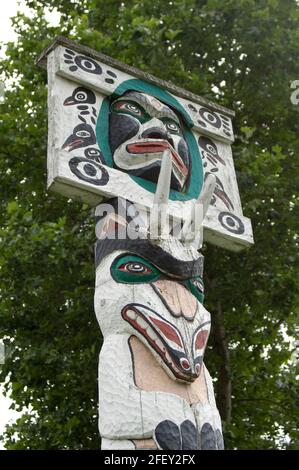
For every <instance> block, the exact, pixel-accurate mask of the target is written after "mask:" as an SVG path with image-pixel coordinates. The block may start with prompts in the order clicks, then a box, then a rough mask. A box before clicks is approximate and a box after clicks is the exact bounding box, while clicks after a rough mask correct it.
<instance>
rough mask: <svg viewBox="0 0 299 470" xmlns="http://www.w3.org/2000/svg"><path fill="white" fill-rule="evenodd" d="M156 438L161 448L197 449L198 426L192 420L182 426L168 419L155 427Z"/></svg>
mask: <svg viewBox="0 0 299 470" xmlns="http://www.w3.org/2000/svg"><path fill="white" fill-rule="evenodd" d="M154 439H155V441H156V442H157V445H158V447H159V449H163V450H197V449H198V445H197V432H196V427H195V426H194V424H193V423H192V422H191V421H190V420H188V419H187V420H186V421H184V422H183V423H182V424H181V425H180V426H178V425H177V424H175V423H174V422H173V421H170V420H169V419H166V420H164V421H161V423H159V424H158V426H157V427H156V429H155V432H154Z"/></svg>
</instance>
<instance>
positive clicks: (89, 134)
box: [62, 116, 96, 152]
mask: <svg viewBox="0 0 299 470" xmlns="http://www.w3.org/2000/svg"><path fill="white" fill-rule="evenodd" d="M80 117H81V116H79V118H80ZM81 120H82V121H84V118H82V117H81ZM95 143H96V136H95V133H94V130H93V128H92V127H91V126H90V125H89V124H86V123H85V122H84V123H83V124H79V125H78V126H76V127H75V128H74V129H73V133H72V134H71V135H70V136H69V137H68V138H67V139H66V141H65V142H64V144H63V146H62V148H63V149H64V150H67V151H68V152H71V151H72V150H74V149H78V148H81V147H87V146H89V145H94V144H95Z"/></svg>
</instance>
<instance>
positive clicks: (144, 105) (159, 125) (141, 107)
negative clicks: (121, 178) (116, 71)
mask: <svg viewBox="0 0 299 470" xmlns="http://www.w3.org/2000/svg"><path fill="white" fill-rule="evenodd" d="M109 144H110V148H111V151H112V155H113V161H114V165H115V166H116V168H118V169H120V170H122V171H125V172H126V173H129V174H131V175H135V176H140V177H142V178H144V179H147V180H149V181H153V182H155V183H156V182H157V180H158V176H159V172H160V167H161V160H162V156H163V152H164V151H165V150H167V149H169V150H170V152H171V156H172V178H171V188H172V189H175V190H177V191H180V192H181V191H184V189H185V188H186V186H187V184H188V176H189V173H190V169H191V168H190V166H191V160H190V155H189V149H188V145H187V142H186V140H185V138H184V133H183V126H182V121H181V119H180V117H179V116H178V114H176V113H175V112H174V111H173V110H172V109H171V108H170V107H169V106H167V105H165V104H164V103H162V102H161V101H159V100H158V99H156V98H154V97H153V96H150V95H146V94H144V93H138V92H134V91H130V92H127V93H125V94H124V95H123V96H121V97H120V98H117V99H116V100H115V101H113V102H112V104H111V108H110V118H109Z"/></svg>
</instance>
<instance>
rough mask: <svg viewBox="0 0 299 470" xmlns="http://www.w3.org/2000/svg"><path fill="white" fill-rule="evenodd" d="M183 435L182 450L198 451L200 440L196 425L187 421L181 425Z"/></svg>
mask: <svg viewBox="0 0 299 470" xmlns="http://www.w3.org/2000/svg"><path fill="white" fill-rule="evenodd" d="M181 434H182V450H196V449H198V444H197V441H198V438H197V430H196V427H195V426H194V424H193V423H192V422H191V421H189V419H186V421H184V422H183V423H182V424H181Z"/></svg>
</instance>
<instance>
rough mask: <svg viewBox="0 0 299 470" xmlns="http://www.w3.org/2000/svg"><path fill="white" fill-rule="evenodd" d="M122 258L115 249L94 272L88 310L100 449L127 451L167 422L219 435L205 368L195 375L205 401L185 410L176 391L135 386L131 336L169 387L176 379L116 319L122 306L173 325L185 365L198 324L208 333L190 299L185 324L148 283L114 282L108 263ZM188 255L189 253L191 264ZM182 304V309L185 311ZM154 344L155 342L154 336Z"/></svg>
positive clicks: (205, 315) (202, 312)
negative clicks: (95, 351) (94, 344)
mask: <svg viewBox="0 0 299 470" xmlns="http://www.w3.org/2000/svg"><path fill="white" fill-rule="evenodd" d="M177 250H179V247H177ZM126 253H127V251H126V250H123V251H120V250H119V251H115V252H114V253H112V254H110V255H108V256H106V257H105V258H104V259H103V260H102V262H101V263H100V265H99V266H98V268H97V271H96V289H95V298H94V305H95V312H96V316H97V319H98V322H99V325H100V327H101V330H102V333H103V336H104V344H103V347H102V349H101V352H100V361H99V413H100V414H99V430H100V434H101V436H102V437H103V438H104V441H103V448H104V449H112V448H113V449H128V448H130V444H129V442H128V441H129V440H140V439H153V437H154V431H155V428H156V426H157V425H158V424H159V423H161V421H164V420H171V421H173V422H174V423H176V424H177V426H180V425H181V423H182V422H184V421H185V420H187V419H188V420H190V421H191V422H192V423H193V424H194V426H195V427H197V430H198V433H199V432H200V430H201V427H202V425H203V424H204V423H206V422H207V423H210V424H211V425H212V426H213V427H214V429H218V430H221V421H220V417H219V413H218V411H217V408H216V403H215V398H214V392H213V387H212V381H211V379H210V376H209V374H208V371H207V370H206V368H205V366H203V369H202V372H201V373H202V374H203V387H204V388H203V393H204V395H203V396H205V398H202V400H199V399H197V400H195V401H194V398H193V399H192V401H191V403H192V404H191V406H190V403H189V402H188V401H187V399H184V398H182V396H180V395H179V394H178V392H177V390H178V389H177V388H174V389H173V392H172V393H170V392H165V391H163V387H162V388H161V386H162V385H161V384H159V383H156V382H155V381H154V382H153V385H152V387H151V390H150V391H149V390H146V389H142V388H140V387H138V386H137V385H136V373H137V370H136V369H135V367H136V363H135V362H134V360H135V359H136V358H135V359H134V357H135V356H134V353H132V350H131V349H130V338H132V335H133V336H134V337H136V338H138V340H140V341H141V342H142V343H143V344H144V346H145V347H146V348H147V349H149V351H150V354H151V355H152V356H153V357H154V361H157V367H158V368H159V367H161V368H162V369H163V370H165V372H166V373H167V375H169V377H170V379H171V382H172V381H173V382H177V381H178V379H177V378H176V377H175V376H174V375H173V374H172V372H171V371H170V369H169V368H168V366H167V365H166V364H165V362H164V361H163V360H162V358H161V356H159V355H158V353H157V352H156V351H155V349H154V348H153V347H152V346H150V345H149V343H148V341H147V340H146V337H145V336H144V335H143V334H142V333H141V332H140V331H138V330H137V329H136V328H134V326H133V325H131V324H130V323H128V322H127V321H125V319H124V318H123V316H122V314H121V312H122V310H123V308H124V307H126V306H127V305H132V303H133V304H135V305H137V306H138V309H141V311H144V312H146V311H147V309H148V308H150V309H151V312H152V313H150V315H155V313H154V312H157V314H158V315H159V318H160V319H163V320H164V321H167V322H169V323H170V324H171V325H174V326H175V327H176V329H177V331H179V332H180V334H181V337H182V339H183V344H184V345H185V351H186V354H188V357H189V358H190V361H192V358H193V357H194V354H197V353H196V352H194V350H193V346H192V344H193V343H192V341H193V340H192V338H193V332H194V331H196V330H197V328H198V327H200V326H201V325H205V326H204V328H207V329H209V321H210V314H209V312H208V311H207V310H206V309H205V308H204V307H203V305H202V304H200V303H199V302H198V301H197V300H196V299H195V298H194V299H193V301H195V300H196V302H195V303H196V304H197V307H196V308H197V310H196V313H195V316H194V317H193V318H192V320H191V321H190V318H189V319H188V320H186V318H185V317H183V316H179V317H174V316H173V315H172V314H171V313H170V311H169V310H168V309H167V307H166V306H165V304H164V302H163V301H162V300H161V298H160V297H159V296H158V295H157V294H156V293H155V291H154V290H153V288H152V285H151V284H120V283H118V282H116V281H115V280H114V279H112V277H111V271H110V267H111V264H112V263H113V261H114V260H115V259H116V258H117V257H118V256H119V255H121V254H126ZM193 256H194V255H193V254H192V255H191V259H193ZM180 257H186V250H185V249H184V246H183V245H181V254H180ZM172 285H173V288H174V289H175V285H176V283H175V281H173V282H171V281H169V289H171V287H172ZM180 287H181V288H182V286H180ZM165 298H166V297H165ZM181 301H182V299H181ZM181 305H182V304H181ZM188 305H190V304H188ZM188 305H186V304H185V308H187V307H188ZM140 325H144V326H143V328H145V326H146V325H147V331H148V326H149V324H148V323H146V322H143V323H140ZM151 337H152V338H155V330H152V332H151ZM155 341H157V342H158V341H160V343H161V340H159V338H158V337H157V336H156V340H155ZM169 341H170V340H168V342H169ZM165 344H167V342H166V343H165ZM170 344H171V341H170ZM201 354H203V353H201ZM145 370H146V364H145ZM153 380H154V379H153ZM181 387H187V389H186V390H189V389H188V387H189V385H188V383H186V382H182V385H181ZM187 396H188V392H187V391H186V397H187ZM177 450H179V449H177Z"/></svg>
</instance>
